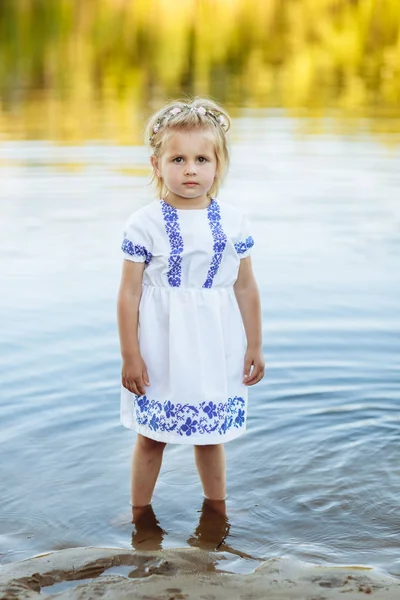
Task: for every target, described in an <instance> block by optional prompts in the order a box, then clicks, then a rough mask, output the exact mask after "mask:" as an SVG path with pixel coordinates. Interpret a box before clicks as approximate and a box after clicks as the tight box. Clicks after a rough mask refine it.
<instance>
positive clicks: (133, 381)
mask: <svg viewBox="0 0 400 600" xmlns="http://www.w3.org/2000/svg"><path fill="white" fill-rule="evenodd" d="M121 379H122V385H123V386H124V388H126V389H127V390H129V391H130V392H132V393H133V394H136V396H143V395H144V394H145V393H146V390H145V387H144V386H145V385H146V386H149V385H150V381H149V376H148V374H147V369H146V365H145V364H144V361H143V358H142V357H141V355H140V354H138V355H137V356H136V357H135V358H132V359H130V360H124V361H123V363H122V373H121Z"/></svg>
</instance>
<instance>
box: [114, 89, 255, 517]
mask: <svg viewBox="0 0 400 600" xmlns="http://www.w3.org/2000/svg"><path fill="white" fill-rule="evenodd" d="M229 126H230V120H229V117H228V115H227V114H226V112H225V111H224V110H223V109H222V108H221V107H220V106H218V105H217V104H216V103H214V102H212V101H210V100H206V99H196V100H194V101H193V102H192V103H191V104H186V103H184V102H179V101H177V102H172V103H171V104H169V105H168V106H166V107H165V108H163V109H162V110H160V111H159V112H158V113H157V114H155V115H154V116H153V117H152V118H151V120H150V122H149V124H148V127H147V131H146V137H147V139H148V140H149V142H150V147H151V150H152V156H151V159H150V161H151V165H152V167H153V179H154V180H155V181H156V184H157V192H158V198H159V199H157V200H154V201H153V202H151V203H150V204H148V205H147V206H145V207H143V208H141V209H139V210H137V211H136V212H134V213H133V214H132V215H131V216H130V218H129V219H128V222H127V224H126V228H125V232H124V240H123V243H122V250H123V254H124V258H125V260H124V263H123V271H122V280H121V286H120V291H119V297H118V324H119V335H120V344H121V354H122V360H123V365H122V393H121V421H122V424H123V425H124V426H125V427H127V428H129V429H134V430H135V431H136V432H137V433H138V436H137V440H136V444H135V447H134V451H133V457H132V471H131V476H132V477H131V483H132V486H131V504H132V506H133V508H134V511H135V509H137V510H140V509H141V508H143V507H146V506H148V505H149V504H150V502H151V498H152V494H153V490H154V486H155V484H156V480H157V477H158V474H159V471H160V467H161V461H162V455H163V450H164V448H165V445H166V444H167V443H172V444H191V445H193V446H194V454H195V460H196V465H197V469H198V472H199V476H200V479H201V483H202V486H203V491H204V495H205V497H206V498H208V499H210V500H215V501H223V500H224V499H225V496H226V484H225V454H224V447H223V443H224V442H227V441H229V440H232V439H234V438H236V437H238V436H239V435H241V434H242V433H244V431H245V427H246V415H247V391H248V390H247V388H248V386H251V385H254V384H255V383H257V382H258V381H260V379H262V377H263V375H264V358H263V355H262V340H261V310H260V299H259V293H258V288H257V284H256V281H255V279H254V275H253V271H252V266H251V258H250V256H249V254H250V251H251V248H252V246H253V244H254V241H253V238H252V236H251V232H250V230H249V224H248V221H247V219H246V218H245V217H244V216H243V215H242V214H241V213H240V211H238V210H237V209H236V208H234V207H232V206H230V205H228V204H225V203H222V202H218V201H217V200H216V199H215V196H216V194H217V192H218V188H219V185H220V182H221V180H222V178H223V175H224V173H225V171H226V168H227V166H228V160H229V156H228V147H227V131H228V129H229Z"/></svg>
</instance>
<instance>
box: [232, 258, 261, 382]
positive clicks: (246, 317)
mask: <svg viewBox="0 0 400 600" xmlns="http://www.w3.org/2000/svg"><path fill="white" fill-rule="evenodd" d="M234 291H235V296H236V300H237V303H238V305H239V309H240V313H241V315H242V320H243V325H244V329H245V332H246V337H247V350H246V355H245V361H244V379H243V382H244V383H245V384H246V385H254V384H255V383H258V382H259V381H260V380H261V379H262V378H263V377H264V369H265V360H264V357H263V354H262V324H261V303H260V294H259V292H258V287H257V283H256V280H255V277H254V273H253V269H252V266H251V258H250V256H247V257H246V258H242V259H241V261H240V267H239V274H238V278H237V280H236V282H235V285H234ZM251 366H253V371H252V372H251V374H250V369H251Z"/></svg>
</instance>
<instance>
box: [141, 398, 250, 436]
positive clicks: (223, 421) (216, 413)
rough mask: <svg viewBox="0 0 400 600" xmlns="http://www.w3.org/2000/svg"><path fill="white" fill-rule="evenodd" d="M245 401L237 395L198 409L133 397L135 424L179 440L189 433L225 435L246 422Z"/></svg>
mask: <svg viewBox="0 0 400 600" xmlns="http://www.w3.org/2000/svg"><path fill="white" fill-rule="evenodd" d="M245 406H246V404H245V400H244V398H242V397H240V396H235V397H234V398H228V401H227V402H220V403H219V404H215V403H214V402H208V403H207V402H201V403H200V404H199V405H198V406H197V407H196V406H192V405H191V404H181V403H177V404H172V402H170V401H169V400H168V401H167V402H163V403H161V402H158V401H157V400H150V399H149V398H147V396H136V395H135V396H134V411H135V417H136V422H137V423H138V425H144V426H146V427H148V428H149V429H151V430H152V431H162V432H164V431H167V432H170V431H173V432H174V433H175V434H177V435H180V436H181V437H189V436H191V435H192V434H194V433H195V434H197V435H206V434H209V433H214V432H215V433H219V434H220V435H224V434H225V433H226V432H227V431H229V429H232V428H233V427H235V428H236V429H240V428H241V427H242V426H243V425H244V422H245V420H246V416H245Z"/></svg>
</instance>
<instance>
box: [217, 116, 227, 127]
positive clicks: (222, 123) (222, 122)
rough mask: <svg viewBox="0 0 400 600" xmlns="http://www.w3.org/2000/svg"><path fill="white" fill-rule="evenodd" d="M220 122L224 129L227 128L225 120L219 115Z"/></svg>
mask: <svg viewBox="0 0 400 600" xmlns="http://www.w3.org/2000/svg"><path fill="white" fill-rule="evenodd" d="M218 121H219V123H220V125H222V127H225V125H226V122H225V118H224V117H223V116H222V115H218Z"/></svg>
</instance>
